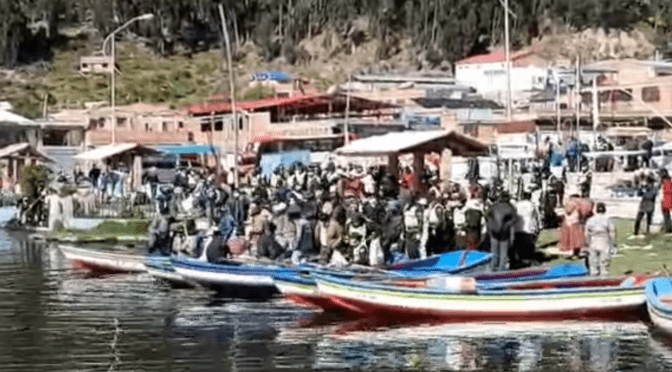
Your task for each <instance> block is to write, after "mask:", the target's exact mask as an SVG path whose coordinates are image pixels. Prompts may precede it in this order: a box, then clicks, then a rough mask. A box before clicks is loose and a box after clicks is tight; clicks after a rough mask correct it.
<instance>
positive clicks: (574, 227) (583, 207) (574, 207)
mask: <svg viewBox="0 0 672 372" xmlns="http://www.w3.org/2000/svg"><path fill="white" fill-rule="evenodd" d="M564 209H565V216H564V218H563V220H562V225H560V231H559V232H560V250H561V251H565V252H572V253H573V254H574V255H576V256H578V255H579V253H580V251H581V248H582V247H583V246H584V243H585V223H586V220H587V219H588V218H589V217H591V216H592V214H593V212H592V209H593V205H592V203H591V202H590V201H588V200H586V199H583V198H581V196H579V192H578V191H576V192H572V193H571V194H570V196H569V199H568V200H567V203H565V206H564Z"/></svg>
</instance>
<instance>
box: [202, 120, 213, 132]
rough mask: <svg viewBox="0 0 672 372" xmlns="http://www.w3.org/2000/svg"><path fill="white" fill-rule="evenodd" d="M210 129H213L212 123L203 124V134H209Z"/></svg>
mask: <svg viewBox="0 0 672 372" xmlns="http://www.w3.org/2000/svg"><path fill="white" fill-rule="evenodd" d="M210 127H211V125H210V122H206V123H201V132H209V131H210Z"/></svg>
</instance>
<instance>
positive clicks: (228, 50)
mask: <svg viewBox="0 0 672 372" xmlns="http://www.w3.org/2000/svg"><path fill="white" fill-rule="evenodd" d="M219 16H220V18H221V19H222V31H223V32H224V42H225V43H226V58H227V60H228V63H229V90H230V91H231V116H232V118H233V126H234V131H233V137H234V143H235V146H234V147H235V148H234V152H233V164H234V165H233V171H234V172H235V174H234V178H233V179H234V185H235V187H236V189H237V188H238V186H239V180H238V117H237V116H236V97H235V94H234V89H235V86H234V84H233V61H232V60H231V43H230V42H229V32H228V30H227V29H226V17H225V16H224V7H223V6H222V4H219ZM213 125H214V123H213Z"/></svg>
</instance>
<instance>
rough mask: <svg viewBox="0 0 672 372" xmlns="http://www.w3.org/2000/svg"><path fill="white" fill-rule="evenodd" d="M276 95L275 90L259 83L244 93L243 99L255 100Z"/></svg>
mask: <svg viewBox="0 0 672 372" xmlns="http://www.w3.org/2000/svg"><path fill="white" fill-rule="evenodd" d="M274 96H275V90H273V89H271V88H269V87H265V86H263V85H261V84H257V85H256V86H255V87H253V88H250V89H248V90H246V91H245V94H243V100H245V101H254V100H258V99H264V98H268V97H274Z"/></svg>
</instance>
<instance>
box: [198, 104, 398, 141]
mask: <svg viewBox="0 0 672 372" xmlns="http://www.w3.org/2000/svg"><path fill="white" fill-rule="evenodd" d="M347 100H348V98H347V96H346V95H345V94H343V93H333V94H329V93H322V94H308V95H300V96H294V97H284V98H266V99H261V100H255V101H242V102H236V112H237V119H238V126H239V127H238V138H239V141H238V145H239V148H244V146H245V145H246V144H247V143H249V142H252V141H253V140H254V139H255V138H257V137H268V136H278V137H291V136H317V135H324V134H331V133H333V132H334V128H337V127H338V126H342V125H343V123H344V121H345V111H346V106H347V105H348V102H347ZM397 111H398V110H397V106H396V105H393V104H387V103H382V102H378V101H372V100H367V99H363V98H359V97H350V102H349V117H348V120H349V125H350V126H352V127H353V128H354V127H356V126H357V125H358V123H363V124H376V123H377V124H378V125H385V123H386V122H388V121H389V120H392V119H393V117H394V114H395V113H396V112H397ZM187 112H188V114H189V117H190V119H191V120H190V123H191V124H190V125H192V128H194V130H195V131H196V132H195V135H194V138H195V140H196V141H197V142H204V143H217V144H221V146H223V147H225V148H226V149H227V150H231V149H233V148H234V144H235V126H234V122H233V117H232V114H231V113H232V107H231V103H230V102H211V103H207V104H203V105H191V106H189V107H188V108H187Z"/></svg>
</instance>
